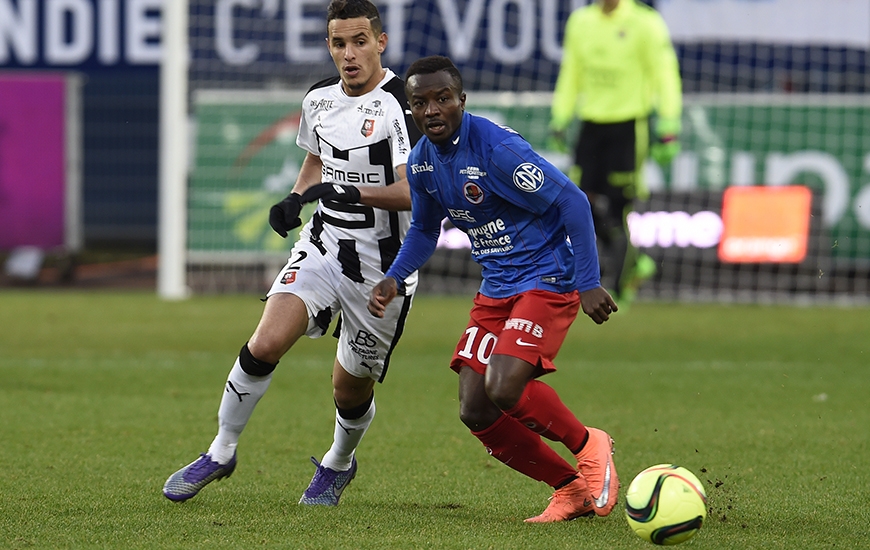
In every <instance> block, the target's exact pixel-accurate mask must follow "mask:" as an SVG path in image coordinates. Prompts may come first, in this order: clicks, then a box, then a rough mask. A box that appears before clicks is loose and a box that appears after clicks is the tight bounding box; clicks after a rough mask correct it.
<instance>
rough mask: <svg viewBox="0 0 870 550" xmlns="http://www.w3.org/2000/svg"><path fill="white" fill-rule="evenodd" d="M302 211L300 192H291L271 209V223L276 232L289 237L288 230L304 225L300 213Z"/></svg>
mask: <svg viewBox="0 0 870 550" xmlns="http://www.w3.org/2000/svg"><path fill="white" fill-rule="evenodd" d="M301 211H302V200H301V196H300V195H299V193H290V194H289V195H287V197H286V198H285V199H284V200H282V201H281V202H279V203H278V204H276V205H275V206H273V207H272V208H271V209H269V225H271V226H272V229H274V230H275V233H277V234H279V235H281V236H282V237H284V238H286V237H287V232H288V231H290V230H291V229H294V228H296V227H299V226H300V225H302V219H301V218H300V217H299V213H300V212H301Z"/></svg>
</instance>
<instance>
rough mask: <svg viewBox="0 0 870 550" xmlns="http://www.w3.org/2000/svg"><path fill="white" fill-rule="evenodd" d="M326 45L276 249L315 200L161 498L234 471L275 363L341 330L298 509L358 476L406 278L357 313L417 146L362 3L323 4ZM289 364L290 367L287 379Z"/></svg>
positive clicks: (403, 310)
mask: <svg viewBox="0 0 870 550" xmlns="http://www.w3.org/2000/svg"><path fill="white" fill-rule="evenodd" d="M327 43H328V48H329V51H330V54H331V55H332V59H333V61H334V62H335V66H336V68H337V69H338V73H339V75H338V76H337V77H333V78H331V79H327V80H324V81H322V82H318V83H317V84H315V85H314V86H313V87H312V88H311V89H310V90H309V92H308V94H307V95H306V96H305V99H304V100H303V105H302V119H301V122H300V127H299V135H298V137H297V140H296V143H297V145H298V146H299V147H301V148H303V149H305V150H306V151H307V155H306V157H305V160H304V161H303V163H302V168H301V170H300V173H299V176H298V178H297V180H296V183H295V185H294V187H293V192H292V193H290V195H288V196H287V198H285V199H284V200H283V201H281V202H280V203H279V204H276V205H275V206H273V207H272V210H271V211H270V215H269V223H270V225H271V226H272V228H273V229H274V230H275V231H276V232H277V233H279V234H280V235H281V236H282V237H286V236H287V232H288V231H290V230H291V229H294V228H295V227H298V226H299V225H301V220H300V218H299V213H300V210H301V208H302V205H303V204H304V203H306V202H313V201H315V200H318V199H319V204H318V207H317V210H316V212H315V214H314V215H313V217H312V218H311V220H310V221H309V222H308V223H307V224H306V226H305V227H304V228H303V229H302V232H301V234H300V238H299V241H298V242H297V243H296V245H295V246H294V247H293V250H292V251H291V253H290V258H289V260H288V261H287V264H286V265H285V266H284V268H283V269H282V270H281V271H280V272H279V274H278V276H277V277H276V278H275V281H274V283H273V284H272V288H271V289H270V290H269V292H268V294H267V300H266V305H265V307H264V310H263V315H262V317H261V319H260V322H259V324H258V325H257V328H256V330H255V331H254V334H253V335H252V336H251V337H250V339H249V340H248V342H247V343H246V344H245V345H244V346H242V349H241V351H240V353H239V356H238V358H237V359H236V362H235V364H234V366H233V368H232V370H231V371H230V374H229V377H228V379H227V382H226V387H225V391H224V394H223V397H222V400H221V404H220V408H219V411H218V433H217V436H216V437H215V438H214V440H213V441H212V443H211V446H210V447H209V449H208V451H207V452H206V453H203V454H202V455H201V456H200V458H198V459H197V460H195V461H194V462H192V463H190V464H188V465H187V466H185V467H184V468H181V469H180V470H178V471H177V472H175V473H174V474H173V475H172V476H170V477H169V479H168V480H167V481H166V483H165V485H164V487H163V494H164V495H165V496H166V497H167V498H169V499H171V500H174V501H183V500H187V499H189V498H191V497H193V496H195V495H196V494H197V493H198V492H199V491H200V490H201V489H202V488H203V487H205V486H206V485H207V484H209V483H211V482H212V481H214V480H217V479H221V478H224V477H228V476H229V475H230V474H232V473H233V471H234V469H235V467H236V446H237V444H238V441H239V437H240V435H241V433H242V430H243V429H244V428H245V425H246V424H247V423H248V420H249V419H250V417H251V414H252V413H253V410H254V407H255V405H256V404H257V402H258V401H259V399H260V398H261V397H262V396H263V394H264V393H265V392H266V389H267V388H268V386H269V382H270V380H271V377H272V372H273V371H274V369H275V367H276V365H277V363H278V361H279V360H280V359H281V358H282V357H284V355H285V354H286V353H287V352H288V351H289V350H290V349H291V348H292V346H293V344H294V343H295V342H296V341H297V340H298V339H299V338H300V337H302V336H303V335H307V336H309V337H311V338H319V337H320V336H323V335H324V334H326V331H327V330H328V328H329V326H330V323H331V322H332V321H333V320H334V319H335V318H336V317H339V314H340V318H339V320H338V323H337V328H336V330H335V334H334V335H335V336H337V337H338V346H337V352H336V358H335V362H334V365H333V367H332V381H333V397H334V400H335V407H336V417H335V431H334V439H333V444H332V446H331V447H330V449H329V450H328V451H327V452H326V454H325V455H324V456H323V457H322V459H321V460H320V461H319V462H318V461H317V459H315V458H314V457H312V459H311V460H312V462H314V464H315V466H316V470H315V473H314V477H313V478H312V480H311V483H310V485H309V486H308V488H307V489H306V490H305V492H304V493H303V495H302V498H301V500H300V501H299V502H300V504H308V505H326V506H335V505H337V504H338V502H339V498H340V497H341V494H342V492H343V491H344V489H345V488H346V487H347V485H348V484H349V483H350V481H351V480H352V479H353V478H354V476H355V475H356V471H357V461H356V458H355V456H354V455H355V451H356V448H357V446H358V445H359V443H360V440H361V439H362V437H363V435H364V434H365V432H366V430H367V429H368V427H369V425H370V424H371V422H372V420H373V418H374V416H375V402H374V384H375V382H376V381H377V382H383V380H384V377H385V376H386V373H387V367H388V366H389V362H390V355H391V353H392V350H393V349H394V347H395V346H396V343H397V342H398V340H399V337H400V336H401V333H402V328H403V325H404V322H405V318H406V316H407V313H408V310H409V309H410V307H411V300H412V297H413V292H414V290H415V288H416V276H414V277H410V278H408V279H406V280H405V286H404V288H403V289H402V294H403V299H402V300H397V301H396V305H395V307H393V308H391V309H390V310H389V311H388V312H387V314H386V315H385V316H384V318H383V319H377V318H375V317H372V316H371V315H369V314H368V312H367V311H366V303H367V301H368V296H369V294H370V292H371V289H372V288H373V286H374V284H375V283H377V282H378V281H379V280H381V279H382V278H383V274H384V272H385V271H386V270H387V269H388V268H389V266H390V264H391V263H392V261H393V259H394V258H395V256H396V254H397V252H398V250H399V246H400V245H401V243H402V239H403V238H404V235H405V233H406V232H407V230H408V227H409V225H410V208H411V198H410V192H409V190H408V182H407V180H406V179H405V164H406V163H407V159H408V155H409V153H410V152H411V148H412V147H413V146H414V144H415V143H416V141H417V139H418V137H419V136H420V133H419V131H418V130H417V128H416V127H415V126H414V124H413V121H412V119H411V117H410V110H409V107H408V102H407V99H406V98H405V95H404V83H403V82H402V80H401V79H400V78H399V77H398V76H396V75H395V74H394V73H393V72H392V71H390V70H389V69H386V68H384V67H383V66H382V65H381V54H382V53H383V51H384V48H386V45H387V35H386V34H385V33H384V32H383V28H382V24H381V20H380V16H379V13H378V10H377V8H376V7H375V6H374V4H372V3H371V2H369V1H368V0H333V1H332V2H331V3H330V5H329V7H328V9H327ZM292 361H293V356H292V355H291V356H290V357H289V361H288V362H290V363H291V364H290V367H292Z"/></svg>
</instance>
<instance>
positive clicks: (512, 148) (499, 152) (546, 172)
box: [488, 135, 573, 215]
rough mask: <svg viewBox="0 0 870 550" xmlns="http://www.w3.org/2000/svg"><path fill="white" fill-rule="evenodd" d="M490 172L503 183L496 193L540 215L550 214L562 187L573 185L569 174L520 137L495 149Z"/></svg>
mask: <svg viewBox="0 0 870 550" xmlns="http://www.w3.org/2000/svg"><path fill="white" fill-rule="evenodd" d="M488 170H489V171H490V173H492V174H495V175H496V178H497V180H498V182H499V184H498V185H497V186H496V188H495V189H493V191H494V192H495V193H497V194H498V195H499V196H501V197H502V198H504V199H505V200H507V201H510V202H511V203H513V204H514V205H516V206H518V207H520V208H525V209H526V210H529V211H531V212H534V213H535V214H538V215H541V214H543V213H544V212H546V211H547V209H549V208H550V206H551V205H552V204H553V201H554V200H555V199H556V197H557V196H558V195H559V193H560V192H561V191H562V188H563V187H564V186H565V185H566V184H567V183H570V180H568V178H567V177H566V176H565V174H563V173H562V172H561V171H560V170H559V169H558V168H556V167H555V166H553V165H552V164H550V162H549V161H547V160H546V159H545V158H544V157H542V156H541V155H539V154H538V153H537V152H536V151H535V150H534V149H532V146H531V145H529V143H528V142H527V141H526V140H524V139H523V138H522V137H520V136H519V135H516V136H512V137H509V138H507V139H504V140H503V141H501V142H500V143H499V144H497V145H496V146H495V147H493V150H492V156H491V157H490V166H489V169H488ZM572 186H573V184H572Z"/></svg>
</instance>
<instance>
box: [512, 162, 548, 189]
mask: <svg viewBox="0 0 870 550" xmlns="http://www.w3.org/2000/svg"><path fill="white" fill-rule="evenodd" d="M514 185H516V186H517V189H519V190H520V191H525V192H526V193H534V192H535V191H537V190H538V189H540V188H541V187H542V186H543V185H544V171H543V170H541V169H540V168H538V167H537V166H536V165H534V164H532V163H531V162H524V163H522V164H520V165H519V166H517V169H516V170H514Z"/></svg>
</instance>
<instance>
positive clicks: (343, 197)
mask: <svg viewBox="0 0 870 550" xmlns="http://www.w3.org/2000/svg"><path fill="white" fill-rule="evenodd" d="M318 199H320V200H327V201H335V202H344V203H348V204H353V203H356V202H359V199H360V195H359V189H358V188H356V187H355V186H353V185H342V184H340V183H318V184H317V185H312V186H311V187H309V188H308V189H306V190H305V192H304V193H302V203H303V204H304V203H309V202H314V201H316V200H318Z"/></svg>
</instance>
